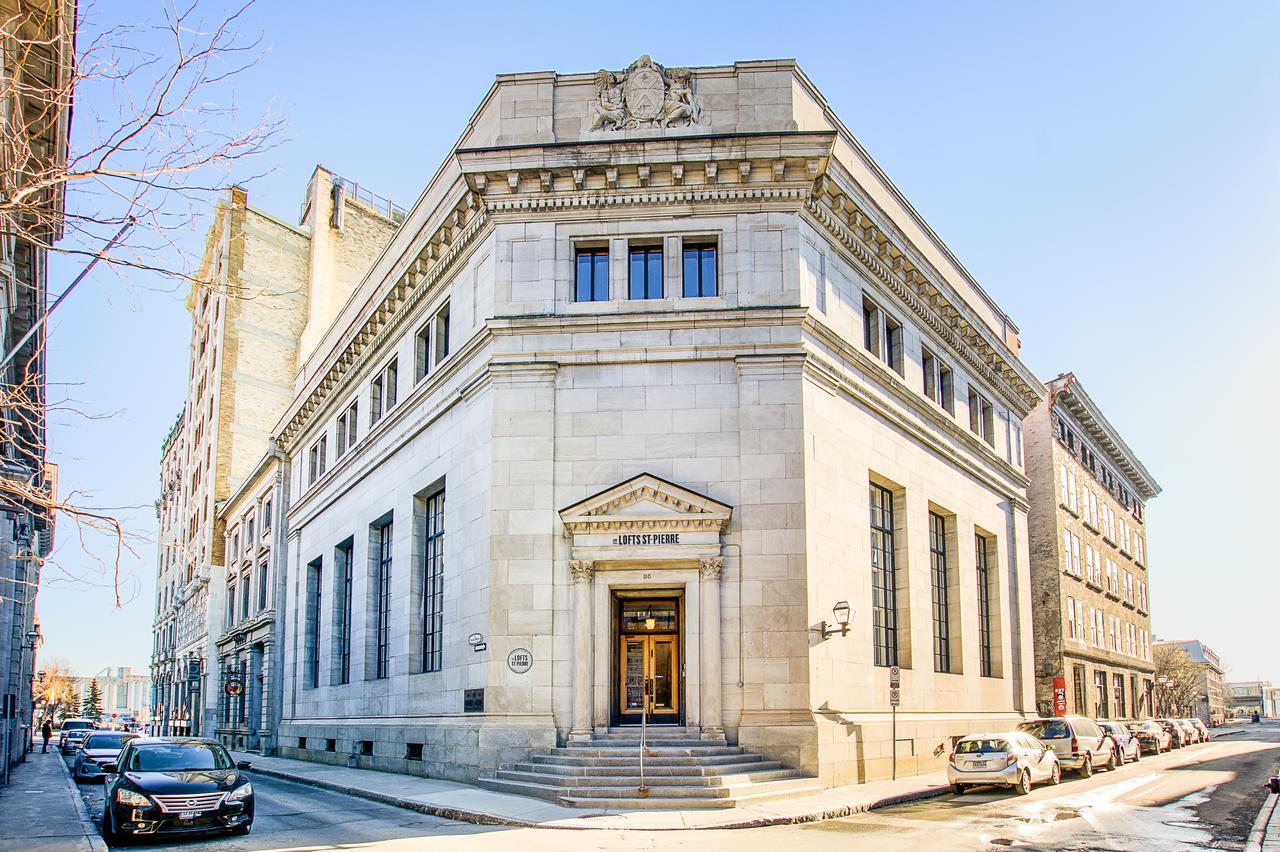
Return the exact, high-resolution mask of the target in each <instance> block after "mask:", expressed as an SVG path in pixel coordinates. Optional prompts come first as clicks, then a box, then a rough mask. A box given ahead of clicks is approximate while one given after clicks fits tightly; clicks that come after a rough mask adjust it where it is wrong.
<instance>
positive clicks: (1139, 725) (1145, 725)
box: [1129, 722, 1154, 733]
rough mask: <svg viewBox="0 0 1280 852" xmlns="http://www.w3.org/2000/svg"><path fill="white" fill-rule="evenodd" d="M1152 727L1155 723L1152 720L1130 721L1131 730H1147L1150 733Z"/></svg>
mask: <svg viewBox="0 0 1280 852" xmlns="http://www.w3.org/2000/svg"><path fill="white" fill-rule="evenodd" d="M1152 727H1154V725H1153V724H1152V723H1151V722H1130V723H1129V730H1131V731H1147V732H1148V733H1149V732H1150V731H1151V729H1152Z"/></svg>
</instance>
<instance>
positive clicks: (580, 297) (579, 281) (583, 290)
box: [574, 248, 609, 302]
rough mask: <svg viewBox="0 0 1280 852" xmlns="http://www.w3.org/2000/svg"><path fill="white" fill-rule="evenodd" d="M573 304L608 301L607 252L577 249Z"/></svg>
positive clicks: (593, 249)
mask: <svg viewBox="0 0 1280 852" xmlns="http://www.w3.org/2000/svg"><path fill="white" fill-rule="evenodd" d="M574 285H575V286H574V301H575V302H607V301H609V250H608V249H607V248H587V249H578V251H577V257H576V270H575V274H574Z"/></svg>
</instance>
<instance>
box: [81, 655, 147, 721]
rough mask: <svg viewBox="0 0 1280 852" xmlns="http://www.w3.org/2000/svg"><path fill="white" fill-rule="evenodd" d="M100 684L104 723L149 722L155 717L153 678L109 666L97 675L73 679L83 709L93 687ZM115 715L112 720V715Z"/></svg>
mask: <svg viewBox="0 0 1280 852" xmlns="http://www.w3.org/2000/svg"><path fill="white" fill-rule="evenodd" d="M95 681H96V682H97V684H98V694H99V695H100V696H101V703H100V704H99V709H100V710H101V711H102V718H103V721H106V722H110V721H122V720H124V719H126V718H127V719H131V720H135V721H137V720H147V721H148V722H149V720H150V719H151V716H152V709H153V708H152V704H151V699H152V696H153V695H154V694H155V693H154V692H153V691H152V686H153V685H152V682H151V675H149V674H147V673H145V672H143V673H141V674H134V672H133V668H132V667H130V666H107V667H106V668H105V669H102V670H101V671H99V672H98V673H97V674H92V675H84V676H80V677H75V678H72V683H73V684H74V685H75V690H76V694H77V695H78V696H79V699H80V706H81V707H84V705H85V702H86V700H87V699H88V697H89V689H90V684H92V683H94V682H95ZM113 713H114V714H115V716H114V717H113V716H112V714H113Z"/></svg>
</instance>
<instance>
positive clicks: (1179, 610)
mask: <svg viewBox="0 0 1280 852" xmlns="http://www.w3.org/2000/svg"><path fill="white" fill-rule="evenodd" d="M214 2H217V0H214ZM305 6H306V8H307V12H306V14H305V15H300V14H298V12H299V10H300V8H301V7H300V6H299V5H298V4H294V3H280V2H277V3H271V2H263V3H261V4H260V5H259V6H258V7H256V8H255V9H253V10H251V11H250V13H249V14H248V16H247V23H248V26H249V27H251V28H253V29H256V30H260V31H261V32H262V33H263V35H264V39H265V43H266V44H267V45H268V46H269V51H268V53H267V54H266V55H265V56H264V57H263V59H262V61H261V62H260V63H259V64H258V65H257V67H255V68H253V69H251V70H250V71H249V72H247V73H246V74H245V75H244V76H243V77H242V78H241V80H240V82H239V83H238V84H237V94H238V98H239V100H240V101H241V106H242V107H243V108H244V110H245V111H246V113H247V114H248V115H254V114H257V113H260V112H261V111H262V110H263V109H265V108H266V107H267V106H269V105H273V106H274V107H275V108H276V109H278V110H279V111H281V112H282V113H283V114H284V116H285V118H286V119H287V120H288V122H289V128H288V140H287V141H286V142H285V143H284V144H283V145H281V146H280V147H279V148H278V149H277V150H275V151H274V152H272V153H271V154H269V155H268V156H267V158H266V160H265V165H268V166H270V167H272V168H273V171H272V172H271V173H270V174H269V175H267V176H266V177H265V178H263V179H262V180H260V181H258V182H257V183H255V184H253V185H252V186H251V189H250V203H252V204H254V205H255V206H258V207H261V208H263V209H266V210H268V211H272V212H275V213H277V214H278V215H280V216H281V217H283V218H287V219H296V216H297V211H298V206H299V203H300V201H301V199H302V192H303V188H304V186H305V184H306V181H307V178H308V176H309V175H310V172H311V169H312V168H313V166H314V165H315V164H316V163H323V164H325V165H326V166H328V167H330V168H332V169H334V170H335V171H337V172H338V173H339V174H342V175H344V176H346V177H348V178H351V179H354V180H357V181H359V182H360V183H361V184H364V185H367V186H368V187H370V188H371V189H373V190H374V191H375V192H378V193H380V194H383V195H386V196H389V197H391V198H393V199H396V200H397V201H399V202H400V203H401V204H405V205H408V204H411V203H412V202H413V201H414V200H415V199H416V198H417V196H418V194H419V192H420V191H421V189H422V187H423V186H424V185H425V184H426V182H427V181H428V180H429V178H430V177H431V175H432V173H433V172H434V171H435V169H436V168H437V166H438V165H439V164H440V161H441V159H442V158H443V157H444V155H445V153H446V152H447V151H448V150H449V148H450V146H451V145H452V143H453V142H454V141H455V140H456V138H457V136H458V134H459V133H460V131H461V130H462V128H463V125H464V124H465V122H466V121H467V119H468V118H469V117H470V115H471V113H472V112H473V111H474V109H475V107H476V105H477V104H478V103H479V101H480V98H481V97H483V95H484V93H485V91H486V90H487V89H488V87H489V85H490V83H491V82H492V79H493V76H494V74H496V73H500V72H511V71H528V70H540V69H555V70H559V71H566V72H578V71H593V70H595V69H597V68H600V67H608V68H621V67H625V66H626V65H627V64H629V63H630V62H631V61H632V60H633V59H635V58H636V57H637V56H639V55H640V54H642V53H649V54H651V55H653V57H654V58H655V59H656V60H657V61H659V62H663V63H665V64H668V65H712V64H718V63H729V62H732V61H734V60H738V59H761V58H774V57H794V58H796V59H798V60H799V62H800V64H801V65H802V66H803V68H804V69H805V70H806V72H807V73H808V74H809V76H810V77H811V78H812V79H813V81H814V82H815V83H816V84H817V85H818V87H819V88H820V89H821V90H822V91H823V92H824V93H825V94H826V96H827V98H828V99H829V100H830V102H831V103H832V105H833V106H834V108H835V109H836V111H837V112H838V113H839V114H840V115H841V116H842V117H843V119H844V121H845V123H846V124H847V125H848V126H849V128H850V129H851V130H852V131H853V133H854V134H855V135H857V136H858V138H859V139H860V140H861V141H862V143H863V144H864V145H865V146H866V148H867V149H868V150H869V151H870V152H871V153H872V155H873V156H874V157H875V158H876V159H877V160H878V161H879V163H880V164H881V166H882V167H883V168H884V169H885V171H886V172H887V173H888V174H889V175H890V177H892V179H893V180H894V181H896V182H897V184H898V185H899V186H900V187H901V188H902V190H903V191H904V192H905V193H906V195H907V197H908V198H910V199H911V201H912V203H913V204H914V205H915V207H916V208H917V209H918V210H919V211H920V212H921V213H922V214H923V215H924V216H925V218H926V219H927V220H928V221H929V222H930V223H931V224H932V225H933V227H934V228H935V229H936V230H937V232H938V233H939V234H940V235H941V236H942V238H943V239H944V240H945V241H946V242H947V243H948V244H949V245H950V246H951V248H952V249H953V250H954V251H955V253H956V254H957V255H958V256H959V257H960V258H961V259H962V260H963V262H964V263H965V264H966V265H967V266H968V268H969V269H970V271H972V272H973V274H974V275H975V276H976V277H977V278H978V280H979V281H981V282H982V283H983V285H984V286H985V287H986V289H987V290H988V291H989V292H990V293H991V294H992V295H993V296H994V297H995V298H996V299H997V300H998V301H999V302H1000V303H1001V304H1002V305H1003V306H1004V307H1005V309H1006V310H1007V311H1008V312H1009V313H1010V315H1011V316H1013V318H1014V320H1015V321H1016V322H1017V323H1018V324H1019V325H1020V326H1021V329H1022V335H1023V343H1024V347H1023V354H1024V357H1025V358H1026V360H1027V362H1028V363H1029V364H1030V365H1031V367H1032V369H1034V370H1035V371H1036V372H1037V373H1038V374H1039V375H1040V376H1042V377H1044V378H1047V377H1050V376H1053V375H1056V374H1057V373H1059V372H1061V371H1063V370H1073V371H1075V372H1076V374H1077V375H1078V376H1080V377H1081V379H1082V380H1083V382H1084V383H1085V386H1086V387H1087V388H1088V390H1089V393H1090V395H1091V396H1092V397H1093V398H1094V399H1095V400H1096V401H1097V402H1098V403H1099V404H1100V405H1101V406H1102V408H1103V410H1104V411H1105V412H1106V414H1107V417H1108V418H1109V419H1110V420H1111V421H1112V423H1114V424H1115V425H1116V427H1117V428H1118V429H1119V430H1120V432H1121V433H1122V434H1123V435H1124V436H1125V438H1126V440H1127V441H1128V442H1129V443H1130V445H1131V446H1132V447H1133V448H1134V449H1135V451H1136V452H1137V453H1138V454H1139V456H1140V457H1141V459H1142V460H1143V461H1144V462H1145V463H1146V465H1147V467H1148V468H1149V469H1150V470H1151V471H1152V472H1153V474H1154V475H1155V477H1156V479H1157V480H1158V481H1159V482H1160V483H1161V485H1162V486H1164V489H1165V491H1164V494H1163V495H1162V496H1161V497H1159V498H1158V499H1156V500H1155V501H1154V502H1153V503H1152V504H1151V505H1150V506H1149V507H1148V521H1149V539H1150V546H1149V552H1150V576H1151V601H1152V613H1153V618H1154V622H1155V623H1154V628H1155V632H1156V634H1157V635H1159V636H1162V637H1168V638H1193V637H1194V638H1200V639H1203V640H1204V641H1205V642H1207V643H1208V644H1209V645H1210V646H1211V647H1213V648H1214V649H1215V650H1217V651H1218V652H1219V653H1220V654H1221V655H1222V656H1223V658H1224V660H1225V661H1226V663H1227V665H1228V667H1229V675H1230V676H1231V677H1233V678H1236V679H1251V678H1258V677H1266V678H1270V679H1272V680H1273V681H1275V682H1276V683H1280V656H1277V654H1276V647H1277V646H1276V643H1277V626H1278V625H1280V580H1278V579H1277V577H1278V573H1277V572H1278V570H1280V564H1278V561H1277V553H1280V548H1278V547H1277V545H1276V544H1275V542H1274V541H1273V540H1272V538H1271V537H1272V536H1274V535H1275V534H1276V530H1275V527H1274V525H1275V524H1276V519H1275V507H1274V505H1273V504H1274V503H1275V489H1276V487H1277V483H1278V482H1280V476H1278V475H1277V474H1278V473H1280V470H1278V469H1280V464H1278V463H1277V461H1276V450H1277V448H1276V442H1275V439H1276V437H1277V432H1276V422H1277V420H1276V415H1277V401H1276V400H1277V389H1278V388H1280V382H1278V381H1277V368H1276V358H1275V356H1274V355H1273V342H1272V341H1271V339H1270V335H1271V334H1273V333H1275V331H1274V330H1270V331H1269V325H1268V323H1269V322H1270V321H1271V320H1273V319H1274V318H1275V317H1276V316H1277V315H1280V312H1278V311H1277V309H1278V308H1280V287H1278V286H1277V285H1278V284H1280V280H1278V279H1280V275H1278V273H1280V249H1278V248H1277V247H1278V246H1280V241H1278V239H1277V224H1280V191H1278V190H1277V185H1278V182H1277V178H1278V175H1277V151H1280V110H1277V92H1280V86H1278V85H1277V84H1278V83H1280V79H1278V78H1280V70H1278V69H1280V62H1277V59H1276V45H1277V43H1280V5H1278V4H1276V3H1230V4H1206V3H1123V4H1118V3H1074V4H1057V5H1050V4H1013V3H1009V4H1000V3H973V4H960V3H941V2H939V3H846V4H831V5H829V6H827V7H825V8H824V9H823V10H822V11H821V13H816V12H815V11H814V10H813V9H812V8H808V7H806V8H805V9H803V10H802V9H800V7H796V11H797V12H800V13H801V14H796V15H794V16H793V15H791V14H789V12H790V7H788V6H786V5H785V4H783V5H781V6H780V5H779V4H777V3H742V2H734V3H717V4H711V3H707V4H693V3H681V4H672V5H665V4H661V3H648V4H640V5H632V6H629V7H626V9H625V13H624V14H617V12H618V8H619V7H610V6H607V5H604V4H600V3H589V4H588V3H582V4H570V3H555V4H537V5H536V6H534V5H533V4H530V5H529V7H528V8H527V9H526V8H525V7H524V6H523V5H520V6H516V5H513V6H510V7H503V6H502V4H496V3H486V4H482V5H481V6H478V7H471V6H468V5H467V4H463V5H461V6H452V7H443V6H441V7H437V6H436V4H420V3H408V2H400V3H390V2H366V3H360V4H351V3H338V2H312V3H307V4H305ZM158 9H159V3H158V0H112V2H111V3H110V4H101V5H100V6H99V7H98V8H97V14H99V15H101V16H104V17H105V16H106V15H108V14H109V15H118V16H120V17H121V19H123V20H128V21H133V22H139V21H147V20H155V19H156V18H157V16H158ZM472 10H474V11H472ZM101 106H102V105H101V104H95V103H92V102H81V103H80V104H79V105H78V107H77V110H78V111H77V120H84V119H85V117H86V116H88V115H90V114H91V113H92V112H93V110H95V108H97V109H100V108H101ZM73 274H74V269H73V268H71V267H70V266H69V265H68V264H65V263H56V264H54V265H53V269H52V276H51V288H52V289H53V290H54V291H55V292H56V291H58V290H59V289H60V287H61V286H62V283H64V282H66V281H67V280H69V279H70V277H71V275H73ZM60 313H61V316H59V317H57V321H56V322H55V323H54V326H53V332H52V338H51V343H50V357H49V361H50V369H51V377H52V380H53V381H56V382H66V383H73V384H74V386H73V387H71V388H70V389H69V390H70V393H71V395H72V396H74V397H75V398H76V399H77V400H80V401H81V404H82V407H84V408H86V409H89V410H91V411H94V412H98V413H105V412H118V414H117V416H115V417H114V418H112V419H108V420H99V421H92V422H85V421H82V420H77V421H74V422H72V423H68V424H66V425H55V428H54V431H53V435H52V441H53V455H54V460H56V461H57V462H58V463H59V464H60V465H61V479H62V487H63V488H64V489H68V488H76V489H81V490H85V491H88V492H92V493H93V494H94V495H95V499H96V501H97V502H99V503H100V504H105V505H115V506H140V507H142V508H140V509H135V510H128V511H127V512H126V514H127V515H128V516H129V517H130V518H131V519H132V521H133V522H134V524H135V529H136V530H138V531H140V532H141V533H143V534H145V535H147V536H150V535H151V534H152V533H153V532H154V526H155V518H154V513H153V512H152V511H151V509H150V503H151V501H152V500H154V499H155V497H156V493H157V490H158V464H159V454H160V444H161V441H162V439H163V437H164V435H165V433H166V431H167V430H168V428H169V425H170V423H171V422H172V420H173V418H174V416H175V415H176V413H177V411H178V410H179V408H180V406H181V404H182V400H183V396H184V393H185V384H184V376H185V371H186V366H187V338H188V330H189V320H188V316H187V313H186V311H185V309H184V308H183V305H182V297H181V294H172V293H168V292H164V290H163V289H158V288H157V287H156V282H154V281H149V280H146V279H144V278H141V277H136V278H133V279H126V280H121V279H119V278H117V277H114V276H112V275H109V274H107V275H98V276H95V277H94V278H93V279H91V280H90V281H89V282H87V283H86V284H85V285H84V287H83V289H82V290H80V291H78V292H77V293H76V294H75V296H74V298H73V299H72V300H71V301H70V302H68V304H66V305H65V306H64V308H63V309H61V310H60ZM58 535H59V544H58V548H57V552H56V560H55V561H56V563H57V564H56V565H53V566H50V568H49V569H48V571H47V575H48V577H49V578H50V580H51V582H50V583H49V585H47V586H46V587H45V588H44V589H43V590H42V591H41V596H40V604H39V610H40V614H41V617H42V619H43V622H44V629H45V634H46V637H47V640H48V641H47V645H46V647H45V651H44V654H45V659H50V658H56V657H62V658H65V659H67V660H68V661H69V662H71V663H72V665H73V666H75V667H76V668H77V669H78V670H79V671H81V672H82V673H85V672H90V671H93V670H96V669H98V668H101V667H103V666H106V665H133V666H135V667H145V665H146V664H147V661H148V658H149V655H150V647H151V633H150V622H151V618H152V612H153V606H154V599H153V590H152V578H153V572H154V567H155V548H154V544H152V543H151V542H150V541H147V542H142V543H140V544H139V545H138V555H137V557H136V558H129V559H127V560H126V562H125V573H126V589H127V590H128V591H130V592H131V596H130V599H129V600H128V602H127V603H126V605H125V606H124V608H123V609H121V610H115V609H114V608H113V606H112V604H111V601H110V598H109V594H108V592H107V590H106V589H105V588H104V587H103V585H102V582H103V575H102V573H101V572H102V568H101V566H100V565H97V564H95V563H94V562H93V561H92V560H91V559H89V558H88V557H87V556H85V554H84V552H83V551H82V549H81V548H80V547H79V545H78V543H77V541H76V534H75V530H74V529H73V528H72V527H71V526H70V525H69V524H65V523H64V524H62V525H61V526H60V528H59V533H58ZM98 550H99V551H100V550H101V547H100V545H99V547H98ZM70 577H76V578H79V579H77V580H75V581H70V580H69V579H67V578H70Z"/></svg>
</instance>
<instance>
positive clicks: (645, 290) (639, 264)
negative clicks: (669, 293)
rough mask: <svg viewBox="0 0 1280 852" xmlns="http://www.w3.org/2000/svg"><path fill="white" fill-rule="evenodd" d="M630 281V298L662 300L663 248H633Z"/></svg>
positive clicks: (658, 246) (657, 246)
mask: <svg viewBox="0 0 1280 852" xmlns="http://www.w3.org/2000/svg"><path fill="white" fill-rule="evenodd" d="M628 281H629V286H628V294H627V295H628V297H629V298H632V299H661V298H662V246H660V245H656V246H632V247H631V252H630V265H629V277H628Z"/></svg>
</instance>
